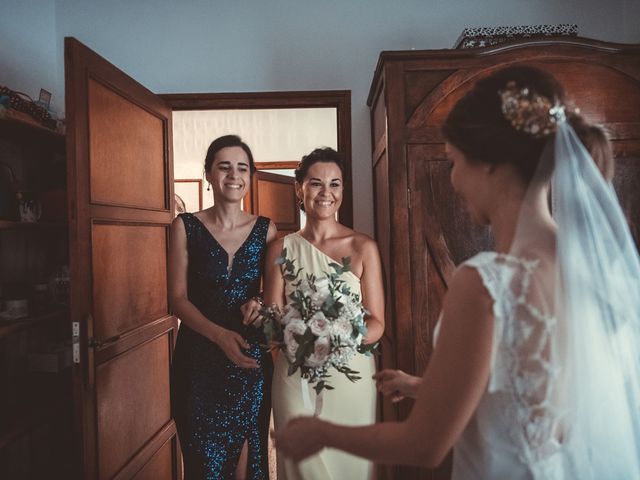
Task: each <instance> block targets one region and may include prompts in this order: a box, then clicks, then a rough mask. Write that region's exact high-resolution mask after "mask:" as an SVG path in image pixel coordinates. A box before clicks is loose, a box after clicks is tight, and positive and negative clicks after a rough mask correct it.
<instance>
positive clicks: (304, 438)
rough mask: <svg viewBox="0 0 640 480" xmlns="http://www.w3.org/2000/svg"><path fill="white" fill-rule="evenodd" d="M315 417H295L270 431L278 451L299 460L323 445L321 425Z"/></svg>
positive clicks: (320, 421)
mask: <svg viewBox="0 0 640 480" xmlns="http://www.w3.org/2000/svg"><path fill="white" fill-rule="evenodd" d="M323 424H324V422H323V421H322V420H319V419H318V418H316V417H297V418H294V419H293V420H291V421H290V422H289V423H287V425H286V426H285V427H284V428H282V429H280V430H279V431H277V432H273V431H272V432H271V436H272V437H273V439H274V440H275V444H276V449H277V450H278V453H282V454H284V455H285V456H286V457H290V458H292V459H293V460H294V461H296V462H299V461H300V460H304V459H305V458H307V457H309V456H311V455H313V454H315V453H318V452H319V451H320V450H322V448H323V447H324V443H323V440H322V425H323Z"/></svg>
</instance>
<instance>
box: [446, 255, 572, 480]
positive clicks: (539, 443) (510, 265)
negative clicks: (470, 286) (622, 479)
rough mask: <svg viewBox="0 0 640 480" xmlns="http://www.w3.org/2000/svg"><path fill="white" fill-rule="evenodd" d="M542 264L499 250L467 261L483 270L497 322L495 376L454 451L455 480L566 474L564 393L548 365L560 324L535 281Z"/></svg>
mask: <svg viewBox="0 0 640 480" xmlns="http://www.w3.org/2000/svg"><path fill="white" fill-rule="evenodd" d="M539 263H540V262H539V261H538V260H526V259H522V258H517V257H514V256H510V255H504V254H498V253H495V252H482V253H480V254H478V255H476V256H474V257H473V258H471V259H469V260H467V261H466V262H465V263H464V265H465V266H467V267H470V268H474V269H476V270H477V271H478V273H479V275H480V277H481V279H482V282H483V283H484V286H485V288H486V290H487V291H488V293H489V295H490V296H491V297H492V299H493V302H494V303H493V313H494V318H495V320H494V337H493V352H492V359H491V376H490V379H489V383H488V385H487V389H486V391H485V393H484V395H483V397H482V399H481V401H480V404H479V405H478V408H477V409H476V411H475V413H474V415H473V417H472V418H471V420H470V422H469V423H468V425H467V427H466V428H465V430H464V432H463V434H462V436H461V437H460V438H459V440H458V442H457V443H456V445H455V447H454V457H453V462H454V464H453V479H454V480H459V479H465V480H467V479H510V480H520V479H523V480H524V479H554V478H557V476H556V475H555V472H560V471H562V468H560V465H558V462H562V456H561V455H560V452H561V450H562V441H563V428H564V426H563V412H562V411H560V409H559V408H558V405H560V404H561V403H562V402H561V401H560V399H561V398H562V396H563V395H564V392H563V391H562V389H561V385H562V382H561V379H560V378H559V376H558V372H557V371H554V370H553V369H552V368H551V367H550V363H549V357H550V356H551V355H554V354H556V353H557V352H554V351H553V350H554V348H555V347H554V345H555V342H553V341H552V338H553V337H554V336H555V335H557V334H558V332H557V331H556V329H557V322H556V318H555V317H554V316H553V315H551V314H550V313H549V308H547V305H549V304H550V302H548V301H547V300H548V299H545V298H544V295H542V292H541V291H540V289H539V288H538V285H540V282H538V281H536V280H535V279H536V277H535V275H536V271H537V270H538V268H539ZM538 280H539V279H538ZM533 285H536V287H533Z"/></svg>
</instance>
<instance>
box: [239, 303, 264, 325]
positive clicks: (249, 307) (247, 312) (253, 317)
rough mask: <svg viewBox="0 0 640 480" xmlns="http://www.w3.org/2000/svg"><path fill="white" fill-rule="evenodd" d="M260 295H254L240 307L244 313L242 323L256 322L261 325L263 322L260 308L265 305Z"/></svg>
mask: <svg viewBox="0 0 640 480" xmlns="http://www.w3.org/2000/svg"><path fill="white" fill-rule="evenodd" d="M259 298H260V297H253V298H252V299H250V300H249V301H248V302H247V303H245V304H244V305H242V306H241V307H240V312H241V313H242V323H243V324H244V325H251V324H255V325H256V326H260V323H261V322H262V315H260V310H261V309H262V307H263V305H264V304H263V302H262V300H261V299H259Z"/></svg>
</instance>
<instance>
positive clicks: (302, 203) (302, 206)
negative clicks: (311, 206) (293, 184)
mask: <svg viewBox="0 0 640 480" xmlns="http://www.w3.org/2000/svg"><path fill="white" fill-rule="evenodd" d="M299 205H300V210H302V211H303V212H304V202H303V201H302V200H300V203H299Z"/></svg>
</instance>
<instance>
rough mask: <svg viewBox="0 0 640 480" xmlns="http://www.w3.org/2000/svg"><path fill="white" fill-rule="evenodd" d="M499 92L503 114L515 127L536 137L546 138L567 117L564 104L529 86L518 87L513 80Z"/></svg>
mask: <svg viewBox="0 0 640 480" xmlns="http://www.w3.org/2000/svg"><path fill="white" fill-rule="evenodd" d="M498 93H499V94H500V98H501V100H502V114H503V115H504V117H505V118H506V119H507V120H508V121H509V123H511V125H512V126H513V128H515V129H516V130H518V131H520V132H524V133H527V134H529V135H531V136H533V137H535V138H544V137H546V136H548V135H549V134H551V133H553V132H555V131H556V125H557V124H558V123H559V122H562V121H564V120H565V119H566V115H565V107H564V105H560V104H557V103H554V102H552V101H551V99H549V98H547V97H545V96H543V95H539V94H537V93H535V92H532V91H531V90H530V89H528V88H527V87H523V88H518V87H517V86H516V83H515V82H513V81H511V82H509V83H507V87H506V88H505V89H504V90H500V91H499V92H498Z"/></svg>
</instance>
